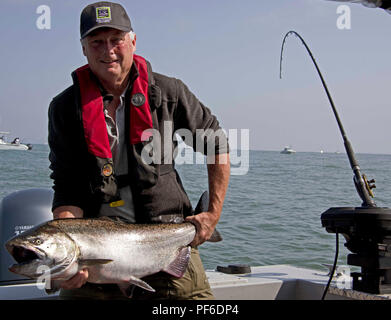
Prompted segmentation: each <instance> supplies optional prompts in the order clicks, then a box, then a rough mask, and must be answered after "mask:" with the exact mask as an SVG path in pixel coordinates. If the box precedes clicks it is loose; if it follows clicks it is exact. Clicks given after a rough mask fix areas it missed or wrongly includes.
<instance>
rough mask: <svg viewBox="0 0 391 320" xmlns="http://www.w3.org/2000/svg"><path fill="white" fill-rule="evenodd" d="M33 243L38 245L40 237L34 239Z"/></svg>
mask: <svg viewBox="0 0 391 320" xmlns="http://www.w3.org/2000/svg"><path fill="white" fill-rule="evenodd" d="M33 243H34V244H36V245H40V244H42V240H41V239H34V240H33Z"/></svg>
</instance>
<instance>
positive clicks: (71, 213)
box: [53, 206, 88, 290]
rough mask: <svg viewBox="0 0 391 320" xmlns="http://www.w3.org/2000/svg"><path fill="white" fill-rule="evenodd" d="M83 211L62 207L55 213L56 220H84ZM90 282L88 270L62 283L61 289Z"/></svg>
mask: <svg viewBox="0 0 391 320" xmlns="http://www.w3.org/2000/svg"><path fill="white" fill-rule="evenodd" d="M82 217H83V210H82V209H81V208H79V207H75V206H61V207H57V208H56V209H54V211H53V218H54V219H72V218H82ZM87 280H88V269H83V270H80V271H79V272H78V273H76V274H75V275H74V276H73V277H72V278H70V279H68V280H66V281H64V282H63V283H61V288H63V289H66V290H70V289H78V288H80V287H82V286H83V285H84V284H85V283H86V282H87Z"/></svg>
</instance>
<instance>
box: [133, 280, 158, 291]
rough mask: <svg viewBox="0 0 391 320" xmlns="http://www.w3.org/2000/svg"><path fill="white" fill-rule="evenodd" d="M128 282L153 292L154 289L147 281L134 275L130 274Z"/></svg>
mask: <svg viewBox="0 0 391 320" xmlns="http://www.w3.org/2000/svg"><path fill="white" fill-rule="evenodd" d="M129 283H131V284H133V285H135V286H138V287H140V288H143V289H144V290H147V291H151V292H155V289H154V288H152V287H151V286H150V285H149V284H148V283H146V282H145V281H143V280H141V279H139V278H136V277H134V276H130V279H129Z"/></svg>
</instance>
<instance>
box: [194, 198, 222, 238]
mask: <svg viewBox="0 0 391 320" xmlns="http://www.w3.org/2000/svg"><path fill="white" fill-rule="evenodd" d="M208 209H209V193H208V191H204V193H203V194H202V195H201V197H200V200H198V203H197V206H196V208H195V209H194V212H193V215H197V214H199V213H201V212H206V211H208ZM222 240H223V237H222V236H221V234H220V232H218V231H217V230H216V229H215V230H214V231H213V234H212V236H211V238H210V239H209V240H208V241H209V242H219V241H222Z"/></svg>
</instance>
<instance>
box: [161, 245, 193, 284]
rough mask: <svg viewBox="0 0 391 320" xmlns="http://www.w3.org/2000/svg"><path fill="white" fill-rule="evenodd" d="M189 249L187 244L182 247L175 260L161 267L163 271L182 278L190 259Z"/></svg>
mask: <svg viewBox="0 0 391 320" xmlns="http://www.w3.org/2000/svg"><path fill="white" fill-rule="evenodd" d="M190 251H191V248H190V247H189V246H188V247H184V248H182V249H181V250H180V251H179V254H178V256H177V257H176V258H175V260H174V261H173V262H171V263H170V264H169V266H168V267H167V268H165V269H163V271H164V272H167V273H168V274H171V275H172V276H174V277H177V278H182V277H183V275H184V274H185V272H186V268H187V265H188V263H189V260H190Z"/></svg>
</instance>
